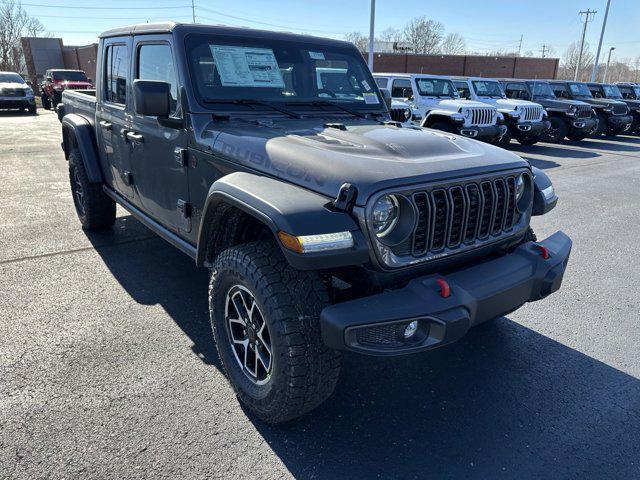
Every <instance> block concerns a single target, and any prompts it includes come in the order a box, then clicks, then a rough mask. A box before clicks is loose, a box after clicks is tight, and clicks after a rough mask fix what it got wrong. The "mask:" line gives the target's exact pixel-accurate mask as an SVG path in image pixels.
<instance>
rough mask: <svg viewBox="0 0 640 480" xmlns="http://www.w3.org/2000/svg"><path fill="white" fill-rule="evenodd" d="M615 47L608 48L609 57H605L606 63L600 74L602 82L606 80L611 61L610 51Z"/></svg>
mask: <svg viewBox="0 0 640 480" xmlns="http://www.w3.org/2000/svg"><path fill="white" fill-rule="evenodd" d="M615 49H616V47H611V48H610V49H609V58H607V65H606V66H605V67H604V75H603V76H602V83H605V82H606V81H607V71H608V70H609V63H611V52H613V51H614V50H615Z"/></svg>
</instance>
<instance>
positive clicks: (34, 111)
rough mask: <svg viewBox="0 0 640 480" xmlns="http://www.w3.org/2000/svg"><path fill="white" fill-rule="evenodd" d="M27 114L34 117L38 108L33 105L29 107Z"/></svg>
mask: <svg viewBox="0 0 640 480" xmlns="http://www.w3.org/2000/svg"><path fill="white" fill-rule="evenodd" d="M29 113H30V114H31V115H35V114H36V113H38V107H36V106H35V105H29Z"/></svg>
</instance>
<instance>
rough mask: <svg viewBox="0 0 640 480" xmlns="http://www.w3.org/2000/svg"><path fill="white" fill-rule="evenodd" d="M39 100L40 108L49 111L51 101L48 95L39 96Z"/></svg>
mask: <svg viewBox="0 0 640 480" xmlns="http://www.w3.org/2000/svg"><path fill="white" fill-rule="evenodd" d="M40 100H42V108H44V109H45V110H51V99H50V98H49V96H48V95H45V94H44V93H43V94H42V95H41V96H40Z"/></svg>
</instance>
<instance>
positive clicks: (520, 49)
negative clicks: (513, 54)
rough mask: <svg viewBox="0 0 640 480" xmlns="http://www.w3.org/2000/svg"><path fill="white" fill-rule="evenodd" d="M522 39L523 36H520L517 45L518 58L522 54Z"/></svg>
mask: <svg viewBox="0 0 640 480" xmlns="http://www.w3.org/2000/svg"><path fill="white" fill-rule="evenodd" d="M523 39H524V35H520V44H519V45H518V56H520V54H521V53H522V40H523Z"/></svg>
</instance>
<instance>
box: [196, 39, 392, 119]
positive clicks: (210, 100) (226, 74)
mask: <svg viewBox="0 0 640 480" xmlns="http://www.w3.org/2000/svg"><path fill="white" fill-rule="evenodd" d="M187 54H188V57H189V68H190V69H191V73H192V78H193V81H194V83H195V90H196V93H197V95H198V97H199V100H200V101H202V102H203V103H204V104H215V105H216V106H217V107H220V106H221V105H224V104H225V103H228V104H233V103H236V104H238V103H239V102H240V101H242V100H254V101H255V100H257V101H260V102H271V103H273V102H281V103H283V104H284V103H286V104H288V105H294V104H296V103H305V102H307V103H308V102H318V101H321V102H325V103H326V102H333V103H339V104H341V105H344V106H346V107H349V108H354V107H355V108H364V109H376V110H379V109H380V108H382V107H383V105H384V103H383V99H382V98H381V97H380V95H379V93H378V91H377V88H376V86H375V85H376V83H375V81H374V80H373V78H372V76H371V73H370V72H369V69H368V68H367V66H366V64H365V63H364V60H363V59H362V56H361V55H360V54H359V53H358V52H357V51H356V50H355V49H352V48H349V47H341V46H328V45H323V44H312V43H297V42H296V43H294V42H291V41H283V40H276V39H256V38H238V37H222V36H216V37H212V36H209V35H192V36H190V37H189V38H188V39H187Z"/></svg>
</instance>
